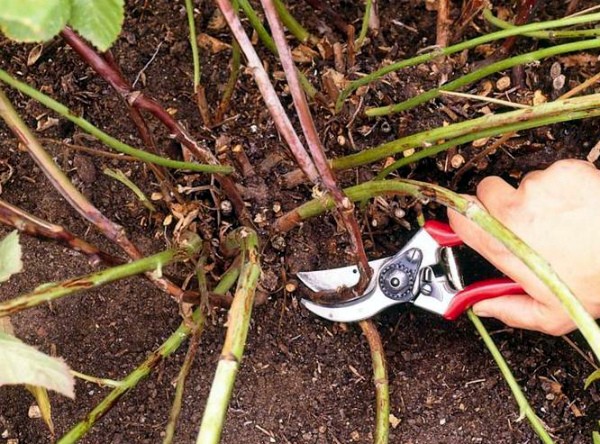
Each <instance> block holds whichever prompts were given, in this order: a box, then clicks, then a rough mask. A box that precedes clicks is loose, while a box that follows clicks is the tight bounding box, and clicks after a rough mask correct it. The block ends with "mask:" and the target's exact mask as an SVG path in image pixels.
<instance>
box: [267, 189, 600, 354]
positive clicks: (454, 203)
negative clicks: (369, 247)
mask: <svg viewBox="0 0 600 444" xmlns="http://www.w3.org/2000/svg"><path fill="white" fill-rule="evenodd" d="M345 191H346V195H347V196H348V197H349V198H350V199H352V200H353V201H363V200H366V199H370V198H372V197H374V196H378V195H381V194H401V195H411V196H413V197H416V198H418V199H425V200H433V201H435V202H438V203H440V204H442V205H444V206H447V207H448V208H451V209H453V210H455V211H457V212H458V213H460V214H462V215H463V216H465V217H466V218H467V219H469V220H471V221H472V222H474V223H475V224H476V225H478V226H479V227H481V228H482V229H483V230H484V231H486V232H487V233H489V234H490V235H491V236H493V237H494V238H496V239H497V240H499V241H500V242H501V243H502V244H503V245H504V246H505V247H506V248H507V249H508V250H509V251H510V252H511V253H513V254H514V255H515V256H516V257H517V258H518V259H520V260H521V262H523V264H525V265H526V266H527V267H528V268H529V269H530V270H531V271H532V272H533V273H534V274H535V275H536V276H537V277H538V279H540V281H541V282H542V283H543V284H544V285H546V287H548V289H549V290H550V291H552V293H553V294H554V295H555V296H556V297H557V299H558V300H559V301H560V303H561V304H562V305H563V306H564V308H565V310H566V311H567V313H568V314H569V317H570V318H571V319H572V320H573V322H574V323H575V325H577V327H578V328H579V330H580V331H581V333H582V334H583V336H584V337H585V339H586V341H587V342H588V344H589V345H590V348H591V349H592V350H593V352H594V354H595V355H596V357H598V358H600V327H598V325H597V324H596V322H595V320H594V319H593V318H592V316H590V314H589V313H588V312H587V311H586V310H585V309H584V308H583V306H582V305H581V303H580V302H579V300H578V299H577V298H576V297H575V296H574V295H573V292H572V291H571V290H570V289H569V287H567V285H565V283H564V282H563V281H562V280H561V279H560V277H559V276H558V275H557V274H556V272H555V271H554V270H552V268H551V267H550V264H549V263H548V262H547V261H545V260H544V259H543V258H542V257H541V256H539V255H538V254H537V253H536V252H535V251H533V250H532V249H531V248H530V247H529V246H528V245H527V244H525V243H524V242H523V241H522V240H521V239H520V238H518V237H517V236H516V235H515V234H513V233H512V232H511V231H509V230H508V229H507V228H506V227H505V226H504V225H502V224H501V223H500V222H498V221H497V220H496V219H495V218H494V217H492V216H491V215H490V214H489V213H488V212H487V211H485V210H484V209H483V208H482V207H481V206H479V205H478V204H477V203H475V202H472V201H469V200H467V199H466V198H464V197H462V196H460V195H459V194H456V193H453V192H452V191H450V190H447V189H445V188H442V187H440V186H437V185H432V184H428V183H424V182H417V181H413V180H379V181H370V182H365V183H363V184H360V185H356V186H354V187H350V188H347V189H346V190H345ZM333 206H334V203H333V201H332V199H331V198H328V197H327V198H321V199H316V200H312V201H310V202H307V203H305V204H303V205H301V206H300V207H298V208H296V209H295V210H293V211H291V212H289V213H287V214H285V215H283V216H282V217H280V218H279V219H278V220H277V221H276V222H275V225H274V228H275V229H279V230H281V231H286V230H289V229H291V228H292V227H294V226H295V225H296V224H297V223H298V222H300V221H302V220H305V219H307V218H309V217H312V216H316V215H318V214H321V213H323V212H324V211H326V210H327V209H330V208H332V207H333Z"/></svg>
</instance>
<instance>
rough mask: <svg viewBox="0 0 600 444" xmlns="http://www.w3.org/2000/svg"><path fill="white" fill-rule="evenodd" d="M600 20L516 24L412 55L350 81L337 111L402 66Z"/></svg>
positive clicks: (580, 18)
mask: <svg viewBox="0 0 600 444" xmlns="http://www.w3.org/2000/svg"><path fill="white" fill-rule="evenodd" d="M598 20H600V13H596V14H587V15H582V16H578V17H570V18H563V19H559V20H551V21H547V22H541V23H532V24H529V25H524V26H515V27H514V28H511V29H504V30H502V31H498V32H493V33H490V34H485V35H482V36H481V37H477V38H474V39H471V40H467V41H466V42H462V43H458V44H456V45H453V46H448V47H447V48H442V49H437V50H435V51H433V52H430V53H427V54H422V55H419V56H416V57H412V58H410V59H406V60H401V61H399V62H396V63H392V64H391V65H388V66H384V67H383V68H380V69H378V70H377V71H374V72H372V73H371V74H369V75H366V76H364V77H361V78H360V79H357V80H354V81H352V82H350V84H349V85H348V86H347V87H346V88H345V89H344V90H343V91H342V92H341V93H340V95H339V96H338V99H337V101H336V105H335V109H336V111H340V110H341V109H342V106H343V105H344V102H345V101H346V99H347V98H348V96H350V94H352V93H353V92H354V91H356V90H357V89H358V88H360V87H361V86H364V85H368V84H369V83H371V82H374V81H376V80H379V79H380V78H382V77H383V76H385V75H386V74H389V73H391V72H394V71H398V70H400V69H402V68H407V67H409V66H415V65H418V64H420V63H426V62H429V61H431V60H433V59H436V58H437V57H440V56H448V55H452V54H455V53H457V52H461V51H464V50H465V49H471V48H474V47H476V46H479V45H482V44H484V43H488V42H492V41H494V40H499V39H503V38H506V37H510V36H513V35H521V34H525V33H528V32H532V31H540V30H544V29H552V28H561V27H565V26H571V25H578V24H581V23H591V22H595V21H598Z"/></svg>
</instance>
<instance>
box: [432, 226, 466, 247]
mask: <svg viewBox="0 0 600 444" xmlns="http://www.w3.org/2000/svg"><path fill="white" fill-rule="evenodd" d="M423 228H424V229H425V231H427V233H428V234H429V235H430V236H431V237H432V238H433V239H434V240H435V241H436V242H437V243H438V244H440V246H441V247H456V246H457V245H462V241H461V240H460V238H459V237H458V235H457V234H456V233H455V232H454V231H452V228H450V225H448V224H445V223H443V222H440V221H437V220H428V221H427V222H425V225H423Z"/></svg>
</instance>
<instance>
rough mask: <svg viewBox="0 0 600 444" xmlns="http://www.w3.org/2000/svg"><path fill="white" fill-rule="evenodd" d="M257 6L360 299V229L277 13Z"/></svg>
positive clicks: (364, 273)
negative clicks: (339, 226) (346, 243)
mask: <svg viewBox="0 0 600 444" xmlns="http://www.w3.org/2000/svg"><path fill="white" fill-rule="evenodd" d="M261 2H262V4H263V8H264V10H265V13H266V16H267V20H268V21H269V25H270V26H271V31H272V32H273V38H274V39H275V44H276V45H277V50H278V51H279V58H280V60H281V64H282V66H283V69H284V71H285V75H286V78H287V81H288V86H289V88H290V93H291V94H292V98H293V101H294V107H295V108H296V112H297V115H298V118H299V120H300V125H301V126H302V131H303V133H304V137H305V139H306V143H307V145H308V148H309V150H310V154H311V155H312V159H313V162H314V164H315V167H316V169H317V171H318V173H319V176H320V179H321V180H322V182H323V186H324V187H325V189H326V190H327V191H328V192H329V193H330V194H331V196H332V197H333V199H334V201H335V204H336V207H337V209H338V211H339V214H340V217H341V219H342V222H343V223H344V226H345V227H346V230H347V231H348V235H349V236H350V244H351V246H352V250H353V251H352V253H353V256H354V258H355V260H356V261H357V266H358V269H359V271H360V280H359V283H358V284H357V285H356V287H355V288H354V290H353V292H354V293H355V295H360V294H362V293H363V292H364V290H365V289H366V288H367V286H368V285H369V282H370V280H371V275H372V270H371V268H370V267H369V260H368V259H367V255H366V253H365V249H364V246H363V242H362V237H361V234H360V228H359V226H358V223H357V221H356V218H355V217H354V205H352V203H351V202H350V200H348V198H347V197H346V196H345V195H344V193H343V192H342V190H341V189H340V188H339V186H338V184H337V180H336V178H335V176H334V174H333V172H332V170H331V168H330V166H329V162H328V161H327V157H326V156H325V152H324V150H323V146H322V144H321V140H320V138H319V135H318V132H317V128H316V127H315V123H314V120H313V118H312V116H311V113H310V108H309V107H308V102H307V101H306V96H305V95H304V93H303V91H302V88H301V87H300V82H299V80H298V76H297V75H296V68H295V66H294V61H293V58H292V53H291V51H290V48H289V46H288V45H287V42H286V40H285V34H284V32H283V27H282V26H281V22H280V21H279V18H278V17H277V12H276V10H275V7H274V5H273V1H272V0H261Z"/></svg>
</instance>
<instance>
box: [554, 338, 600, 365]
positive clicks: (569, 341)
mask: <svg viewBox="0 0 600 444" xmlns="http://www.w3.org/2000/svg"><path fill="white" fill-rule="evenodd" d="M561 338H563V340H564V341H565V342H566V343H567V344H569V345H570V346H571V347H572V348H573V350H575V351H576V352H577V353H579V355H580V356H581V357H582V358H583V359H585V360H586V362H587V363H588V364H590V365H591V366H592V367H593V368H594V369H595V370H600V367H598V364H596V363H595V362H594V360H593V359H592V358H590V357H589V356H588V355H587V354H585V353H584V352H583V350H582V349H581V348H580V347H579V346H578V345H577V344H575V342H573V341H572V340H571V338H569V337H568V336H567V335H562V336H561Z"/></svg>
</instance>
